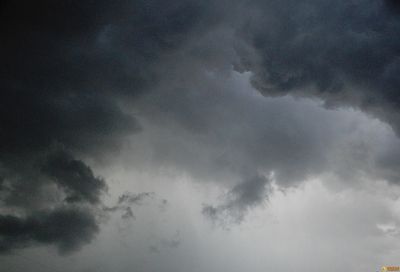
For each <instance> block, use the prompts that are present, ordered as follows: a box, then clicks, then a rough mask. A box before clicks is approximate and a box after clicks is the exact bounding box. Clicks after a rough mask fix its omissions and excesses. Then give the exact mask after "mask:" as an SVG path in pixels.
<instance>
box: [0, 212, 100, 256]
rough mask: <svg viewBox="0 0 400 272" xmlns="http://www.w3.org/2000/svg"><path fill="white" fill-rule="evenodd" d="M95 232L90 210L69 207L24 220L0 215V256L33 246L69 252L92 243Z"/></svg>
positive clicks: (95, 225)
mask: <svg viewBox="0 0 400 272" xmlns="http://www.w3.org/2000/svg"><path fill="white" fill-rule="evenodd" d="M98 231H99V227H98V225H97V222H96V219H95V217H94V216H93V214H92V213H91V212H90V211H88V210H83V209H76V208H71V207H66V208H57V209H54V210H51V211H43V212H34V213H32V214H30V215H28V216H26V217H20V216H15V215H1V216H0V253H9V252H10V251H11V250H14V249H18V248H24V247H27V246H32V245H37V244H49V245H55V246H56V247H57V248H58V250H59V252H60V253H69V252H71V251H73V250H76V249H79V248H80V247H81V246H82V245H83V244H85V243H88V242H90V241H92V240H93V238H94V236H95V234H96V233H97V232H98Z"/></svg>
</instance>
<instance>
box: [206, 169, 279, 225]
mask: <svg viewBox="0 0 400 272" xmlns="http://www.w3.org/2000/svg"><path fill="white" fill-rule="evenodd" d="M271 192H272V187H271V180H270V179H269V178H267V177H264V176H261V175H258V176H254V177H252V178H250V179H248V180H245V181H244V182H242V183H239V184H237V185H236V186H235V187H233V188H232V190H230V191H229V192H228V193H227V194H226V196H225V197H224V198H225V199H224V201H223V203H222V204H219V205H217V206H213V205H205V206H204V207H203V210H202V213H203V215H205V216H206V217H208V218H209V219H211V220H212V221H213V222H214V223H222V224H226V223H230V222H234V223H240V222H242V221H243V220H244V217H245V215H246V213H247V212H248V211H249V210H250V209H251V208H252V207H255V206H258V205H260V204H261V203H263V202H266V201H267V200H268V197H269V196H268V195H269V194H270V193H271Z"/></svg>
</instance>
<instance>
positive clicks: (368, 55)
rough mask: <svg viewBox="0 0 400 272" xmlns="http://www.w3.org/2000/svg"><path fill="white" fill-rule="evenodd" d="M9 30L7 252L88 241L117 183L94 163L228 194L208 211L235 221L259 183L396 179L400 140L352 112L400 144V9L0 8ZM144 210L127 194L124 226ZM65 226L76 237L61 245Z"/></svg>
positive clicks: (2, 155) (134, 1)
mask: <svg viewBox="0 0 400 272" xmlns="http://www.w3.org/2000/svg"><path fill="white" fill-rule="evenodd" d="M228 3H229V4H228ZM0 18H1V19H0V20H1V24H0V30H1V33H2V34H1V35H2V43H1V45H0V58H1V59H2V66H1V68H0V73H1V78H0V79H1V88H2V92H1V93H0V201H1V204H2V207H1V209H0V216H1V217H0V218H1V220H0V237H1V238H0V239H1V240H0V241H1V243H2V244H3V245H2V246H1V248H2V251H3V252H6V251H9V250H10V249H14V248H22V247H25V246H29V245H36V244H54V245H56V246H58V247H59V248H60V249H61V250H64V251H70V250H73V249H76V248H79V246H81V245H82V244H83V243H86V242H89V241H90V240H92V239H93V237H94V234H96V233H97V231H98V226H97V220H96V217H95V212H98V211H100V210H104V209H102V207H103V206H102V196H103V195H104V193H105V192H106V190H107V187H108V185H107V184H106V181H105V179H104V178H102V177H100V176H98V175H97V174H96V171H94V170H93V169H92V168H93V167H91V165H92V164H93V165H95V162H97V161H101V160H102V159H105V158H109V157H112V156H111V154H117V153H118V152H121V153H124V152H126V153H129V154H128V155H126V158H128V159H127V160H126V161H125V162H124V163H125V164H128V165H132V164H135V163H137V162H138V164H144V165H145V167H148V168H147V169H150V170H149V171H155V170H157V169H164V168H167V169H174V170H175V171H176V172H179V173H180V172H184V173H188V174H190V176H193V177H195V178H196V180H202V181H204V180H207V181H212V182H218V183H221V184H224V185H226V186H227V187H228V188H233V189H231V191H230V192H229V193H228V195H227V196H226V199H225V201H223V203H222V204H220V205H216V206H212V205H209V206H206V207H205V208H204V209H203V213H204V214H205V215H208V216H209V217H211V218H220V217H224V216H228V217H230V218H233V219H234V221H238V222H240V221H242V220H243V218H244V217H245V215H246V212H247V211H248V210H249V209H250V208H251V207H253V206H255V205H257V204H260V203H262V202H263V200H264V199H265V196H266V195H268V192H269V191H270V181H269V179H267V178H265V177H263V176H260V175H259V174H258V173H261V172H271V171H273V172H274V173H275V174H276V182H277V183H278V185H279V186H282V187H288V186H292V185H296V184H298V183H301V182H303V181H304V180H306V179H307V178H309V177H313V176H321V175H334V176H336V177H338V178H339V179H342V180H344V179H346V180H348V182H349V183H351V182H354V181H355V180H361V179H383V180H386V181H389V182H391V183H393V184H397V183H398V182H399V177H400V173H399V171H398V169H397V168H398V167H397V165H398V162H399V161H400V159H399V158H400V149H399V148H397V146H398V144H399V142H398V139H396V138H395V137H394V136H393V135H391V134H390V133H389V132H388V133H387V134H385V135H383V136H382V135H379V136H377V134H376V132H373V131H374V129H375V128H379V129H381V128H382V127H383V125H382V124H381V123H379V124H378V125H376V122H375V121H371V119H368V118H367V117H365V116H361V114H360V113H354V112H357V110H360V111H363V112H365V113H367V114H368V115H369V116H372V117H374V118H379V119H380V120H381V121H383V122H386V123H388V124H389V125H390V126H391V127H392V128H393V129H394V130H395V131H396V132H397V134H399V131H400V111H399V103H400V100H399V97H400V96H399V95H398V90H399V87H400V81H399V77H398V74H399V72H400V61H399V55H400V52H399V48H400V39H399V38H397V37H399V35H398V34H399V33H400V19H399V18H400V17H399V8H398V4H397V2H396V1H389V0H387V1H372V0H354V1H339V2H337V1H317V0H307V1H301V2H299V1H293V0H284V1H276V0H268V1H259V0H250V1H239V0H235V1H229V2H228V1H224V0H221V1H208V0H207V1H201V2H199V1H193V0H180V1H178V0H176V1H168V2H166V1H161V0H151V1H142V0H117V1H112V2H110V1H90V0H84V1H77V0H72V1H62V2H60V3H55V2H54V1H50V0H44V1H39V2H32V1H22V2H21V1H20V2H17V3H16V2H13V1H6V2H5V3H3V4H2V6H1V10H0ZM249 78H250V81H251V83H252V87H254V88H255V89H257V90H258V91H259V92H260V93H262V94H263V95H265V96H268V97H280V99H277V100H272V99H267V98H265V99H263V97H261V96H257V95H256V94H255V93H254V90H253V89H252V87H251V86H249V85H248V84H243V82H244V81H246V83H247V80H248V79H249ZM287 96H293V97H296V98H297V97H306V98H317V99H318V101H322V102H323V103H324V105H325V107H327V108H330V109H336V108H341V109H346V110H345V113H343V112H340V113H338V112H335V113H327V111H326V110H324V109H321V108H320V107H319V105H317V103H318V102H315V103H313V102H310V101H309V100H301V101H300V102H299V101H297V100H295V99H292V98H288V97H287ZM349 112H351V113H349ZM349 116H350V117H352V118H353V119H351V118H350V117H349ZM360 116H361V117H360ZM347 119H351V120H350V121H349V120H347ZM387 131H388V129H387V130H385V133H386V132H387ZM364 132H368V135H372V136H373V137H372V136H371V138H370V137H369V136H365V133H364ZM374 133H375V134H374ZM140 134H142V135H143V136H141V135H140ZM132 135H137V137H133V138H132ZM140 137H142V138H140ZM126 143H128V144H131V146H130V147H131V148H132V149H133V150H130V149H129V148H128V150H124V148H122V147H125V146H124V144H126ZM376 146H378V147H376ZM131 151H133V152H131ZM137 151H138V153H135V152H137ZM141 155H144V156H141ZM146 156H147V157H146ZM145 157H146V158H149V159H148V160H145V159H144V158H145ZM110 160H111V159H110ZM88 162H92V164H91V165H89V163H88ZM134 166H135V167H136V165H134ZM354 169H356V170H354ZM248 177H253V178H250V179H248ZM240 180H245V181H244V182H243V183H240V184H239V185H237V184H238V181H240ZM148 197H151V195H150V194H148V193H142V194H137V195H134V194H130V195H123V196H121V198H120V199H119V203H118V205H120V206H121V207H122V206H123V207H124V208H123V210H124V214H123V217H125V218H131V217H133V216H134V215H133V211H132V209H131V207H130V205H133V204H140V203H141V201H143V200H144V199H146V198H148ZM60 207H62V208H60ZM116 207H119V206H116ZM111 209H114V207H112V208H111ZM118 209H119V208H118ZM83 211H84V212H83ZM35 218H37V219H35ZM65 218H71V220H70V222H71V224H73V226H68V227H69V228H71V229H73V230H75V231H76V232H79V233H81V234H82V235H78V236H76V237H75V236H73V235H71V234H70V233H69V232H68V231H67V230H64V229H62V227H61V224H60V227H59V229H58V230H57V231H59V232H60V237H54V233H53V231H54V228H53V226H58V225H57V224H58V223H57V222H62V221H64V219H65ZM52 221H54V222H55V225H53V224H52ZM62 226H65V227H66V226H67V225H64V224H63V225H62ZM13 229H15V230H20V231H16V232H15V233H13V231H12V230H13ZM39 229H40V230H39ZM46 234H48V235H49V236H46Z"/></svg>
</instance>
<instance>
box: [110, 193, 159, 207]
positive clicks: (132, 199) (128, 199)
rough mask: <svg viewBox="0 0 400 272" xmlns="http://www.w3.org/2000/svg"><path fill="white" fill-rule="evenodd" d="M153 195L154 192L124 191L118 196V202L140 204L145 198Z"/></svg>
mask: <svg viewBox="0 0 400 272" xmlns="http://www.w3.org/2000/svg"><path fill="white" fill-rule="evenodd" d="M154 197H155V193H154V192H142V193H137V194H135V193H125V194H123V195H121V196H120V197H119V198H118V204H128V205H133V204H135V205H141V204H143V201H144V200H145V199H148V198H154Z"/></svg>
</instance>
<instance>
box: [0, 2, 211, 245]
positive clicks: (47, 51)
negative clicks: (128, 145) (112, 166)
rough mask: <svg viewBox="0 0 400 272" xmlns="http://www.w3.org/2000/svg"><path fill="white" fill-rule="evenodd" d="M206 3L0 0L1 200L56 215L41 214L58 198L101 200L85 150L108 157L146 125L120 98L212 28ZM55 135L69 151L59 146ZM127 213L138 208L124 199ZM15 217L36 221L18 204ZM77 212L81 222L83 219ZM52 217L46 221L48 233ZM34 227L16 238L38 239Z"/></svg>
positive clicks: (139, 88)
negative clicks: (167, 56)
mask: <svg viewBox="0 0 400 272" xmlns="http://www.w3.org/2000/svg"><path fill="white" fill-rule="evenodd" d="M207 3H208V1H206V2H202V3H198V2H196V1H190V0H187V1H186V0H184V1H173V2H169V3H166V2H164V1H158V0H155V1H141V0H138V1H127V0H117V1H112V2H110V1H91V0H85V1H75V0H73V1H61V2H58V3H55V2H53V1H47V0H44V1H36V2H32V1H19V2H18V3H17V2H14V1H5V2H4V3H2V4H1V9H0V18H1V19H0V22H1V23H0V30H1V39H2V41H3V42H2V43H1V45H0V58H1V59H2V66H1V68H0V74H1V77H0V81H1V88H2V92H1V94H0V124H1V125H0V177H1V180H2V182H1V184H2V186H1V191H0V198H1V199H0V200H1V201H2V205H3V208H4V210H5V211H10V212H11V211H13V209H17V210H18V212H21V213H27V214H31V213H33V212H35V211H37V210H45V213H46V212H47V213H48V214H49V216H47V217H46V220H48V221H46V222H45V223H43V224H47V225H51V224H50V221H51V220H52V219H53V218H54V217H53V216H50V215H51V214H52V213H51V212H50V208H51V207H54V206H55V205H59V204H60V203H63V205H67V206H68V205H73V204H74V205H75V204H76V205H89V206H92V208H93V209H94V210H97V209H98V208H99V206H100V204H101V203H100V202H101V196H102V194H103V192H104V191H105V190H106V187H107V186H106V184H105V181H104V180H103V179H102V178H100V177H97V176H96V174H95V173H93V171H92V169H91V168H90V167H89V166H87V165H86V163H85V162H84V161H83V160H80V159H77V158H78V157H79V158H85V159H93V160H94V161H96V160H101V159H102V158H105V157H107V156H108V155H109V154H110V153H115V152H117V151H118V150H120V147H121V143H122V142H123V141H124V139H125V138H126V137H127V136H129V135H131V134H133V133H136V132H139V131H140V130H141V126H140V124H139V122H138V121H137V119H136V118H135V117H134V116H133V115H131V114H129V113H127V112H126V109H125V108H123V107H122V105H121V104H122V101H124V102H126V101H131V102H133V101H135V99H137V97H139V96H141V95H143V94H145V93H146V92H147V91H148V90H149V88H150V87H151V86H154V85H156V84H157V82H158V75H157V69H158V67H159V66H160V65H161V64H160V62H161V58H162V56H163V55H164V54H167V53H171V52H173V51H174V50H177V49H178V48H180V47H181V46H182V44H183V43H184V42H185V41H186V40H187V39H188V38H189V37H190V33H191V32H192V31H194V30H196V31H197V32H201V31H204V30H202V29H203V28H204V27H203V26H202V25H201V24H200V22H201V21H202V20H203V19H204V18H206V17H207V18H211V17H213V16H212V15H211V13H210V12H208V10H209V5H208V4H207ZM156 68H157V69H156ZM54 145H56V146H61V148H56V149H61V151H56V152H55V153H52V152H53V149H54ZM49 153H52V154H50V155H49ZM65 201H66V202H67V203H64V202H65ZM70 207H73V206H70ZM71 209H72V208H71ZM2 213H3V211H2ZM125 215H126V216H130V215H133V214H132V213H129V210H128V209H126V213H125ZM10 220H11V221H12V220H14V221H15V222H16V223H15V224H16V227H18V226H22V227H23V228H28V227H31V225H34V223H32V220H31V218H29V217H28V218H26V219H20V218H19V217H18V214H17V213H16V214H10V215H9V217H4V218H3V222H4V223H7V222H11V221H10ZM14 221H12V222H14ZM74 222H76V224H77V227H79V224H80V221H79V220H78V221H74V220H72V221H71V224H73V223H74ZM40 223H41V222H40ZM47 225H46V226H45V228H44V229H43V231H44V232H46V231H47V232H49V234H50V233H51V231H52V229H51V228H50V227H47ZM32 227H34V226H32ZM70 227H71V228H72V229H73V226H70ZM34 232H35V231H32V233H28V234H27V235H28V236H29V235H31V236H32V237H27V239H22V238H21V240H23V242H21V243H19V244H18V246H19V247H23V246H25V245H27V246H28V245H29V244H30V243H25V241H28V240H37V238H35V236H34V235H35V234H34ZM93 233H95V232H93ZM21 235H24V234H21ZM20 237H22V236H18V239H20ZM85 237H86V236H85V232H84V233H83V235H82V236H79V235H78V236H76V239H79V238H82V242H89V240H91V239H86V238H85ZM40 239H41V238H40ZM60 239H62V237H61V238H60ZM40 242H41V243H47V242H48V243H53V242H56V243H58V241H53V240H51V239H42V240H40ZM60 243H64V242H63V241H60ZM73 244H78V241H74V242H73ZM61 247H62V245H61ZM72 248H75V247H73V246H71V249H72Z"/></svg>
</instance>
